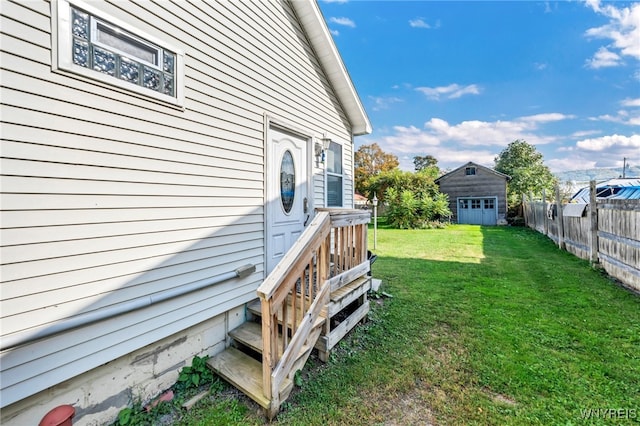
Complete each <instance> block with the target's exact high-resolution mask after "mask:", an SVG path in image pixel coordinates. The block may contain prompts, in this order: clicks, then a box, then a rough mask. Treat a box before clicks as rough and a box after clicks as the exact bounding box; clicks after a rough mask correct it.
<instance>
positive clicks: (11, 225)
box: [0, 0, 353, 406]
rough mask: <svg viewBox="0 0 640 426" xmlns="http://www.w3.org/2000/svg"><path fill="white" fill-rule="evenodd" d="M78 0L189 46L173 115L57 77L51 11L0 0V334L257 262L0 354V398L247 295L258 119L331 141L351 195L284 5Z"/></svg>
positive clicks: (304, 47)
mask: <svg viewBox="0 0 640 426" xmlns="http://www.w3.org/2000/svg"><path fill="white" fill-rule="evenodd" d="M71 3H73V2H71ZM91 4H92V5H93V7H95V8H99V9H100V10H101V11H103V12H104V13H105V14H106V15H107V16H109V17H114V18H116V19H118V20H121V21H123V22H126V23H127V24H129V25H130V26H133V27H135V28H139V29H140V30H141V31H143V32H144V33H147V34H151V35H153V36H154V37H156V38H158V39H161V40H163V41H166V42H167V43H168V44H170V45H172V46H177V47H178V48H179V49H180V50H182V51H183V52H184V53H185V67H184V74H185V79H184V83H185V85H184V93H185V100H184V109H180V108H176V107H175V106H172V105H167V104H164V103H161V102H159V101H156V100H154V99H151V98H147V97H145V96H141V95H139V94H135V93H130V92H128V91H126V90H123V89H121V88H117V87H113V86H110V85H108V84H104V83H101V82H96V81H93V80H90V79H87V78H83V77H78V76H76V75H74V74H71V73H66V72H54V71H52V63H51V61H52V34H51V29H52V28H53V27H54V25H53V23H52V22H51V8H52V6H51V5H50V4H49V3H48V2H44V1H42V2H36V1H31V2H13V1H9V0H4V1H3V2H2V15H3V16H2V18H1V19H2V25H1V32H2V33H1V37H2V39H1V45H2V52H1V56H0V59H1V61H2V64H3V67H4V68H5V69H3V70H2V88H1V100H2V104H1V119H2V164H1V165H2V253H1V254H2V256H1V258H2V284H1V290H2V300H1V302H0V303H1V305H0V312H1V316H2V317H1V329H2V333H3V335H11V334H14V333H29V332H30V331H37V330H40V329H43V328H46V327H48V326H51V325H55V324H56V323H58V322H60V321H61V320H64V319H68V318H73V317H75V316H77V315H79V314H84V313H89V312H96V311H99V310H100V309H103V308H106V307H109V306H115V305H118V304H122V303H126V302H129V301H131V300H135V299H136V298H140V297H147V296H149V295H151V294H154V293H157V292H160V291H163V290H167V289H174V288H179V287H181V286H184V285H186V284H189V283H192V282H194V281H197V280H202V279H206V278H209V277H215V276H216V275H219V274H223V273H226V272H228V271H231V270H233V269H235V268H237V267H238V266H240V265H244V264H247V263H252V264H255V265H256V268H257V270H256V272H255V273H254V274H252V275H251V276H249V277H247V278H244V279H241V280H232V281H229V282H225V283H222V284H219V285H216V286H213V287H211V288H208V289H206V290H203V291H199V292H196V293H192V294H189V295H186V296H183V297H180V298H177V299H174V300H171V301H168V302H163V303H161V304H159V305H154V306H151V307H148V308H145V309H143V310H140V311H136V312H132V313H129V314H126V315H122V316H119V317H118V318H117V319H114V320H109V321H102V322H100V323H97V324H94V325H91V326H87V327H83V328H79V329H76V330H73V331H69V332H65V333H64V334H62V335H58V336H53V337H50V338H47V339H45V340H44V341H37V342H34V343H30V344H27V345H24V346H20V347H17V348H14V349H10V350H7V351H3V352H2V354H1V357H2V358H1V362H0V364H1V372H0V382H1V384H2V398H0V399H1V401H2V406H6V405H8V404H11V403H13V402H15V401H18V400H20V399H22V398H25V397H27V396H29V395H32V394H34V393H36V392H38V391H40V390H43V389H45V388H47V387H49V386H52V385H54V384H56V383H60V382H62V381H64V380H66V379H68V378H70V377H73V376H75V375H78V374H80V373H82V372H85V371H88V370H90V369H92V368H95V367H97V366H99V365H101V364H104V363H106V362H109V361H110V360H113V359H115V358H117V357H119V356H122V355H124V354H127V353H129V352H131V351H133V350H136V349H138V348H141V347H143V346H145V345H148V344H150V343H153V342H155V341H158V340H160V339H162V338H165V337H167V336H169V335H171V334H174V333H176V332H179V331H181V330H184V329H185V328H188V327H191V326H193V325H195V324H198V323H200V322H202V321H204V320H207V319H209V318H212V317H214V316H215V315H218V314H220V313H222V312H225V311H228V310H229V309H232V308H234V307H236V306H238V305H241V304H242V303H245V302H247V301H249V300H251V299H253V298H255V289H256V287H257V286H258V285H259V283H260V282H261V280H262V278H263V275H264V213H265V212H264V175H265V164H264V163H265V155H264V144H265V134H264V132H265V125H266V120H267V118H266V117H268V116H273V117H278V118H279V119H280V122H286V123H290V125H291V126H293V127H295V128H298V129H307V130H308V131H309V132H310V133H313V134H314V135H321V134H322V133H323V132H329V133H331V134H332V135H334V138H335V139H334V140H336V141H339V142H341V143H343V153H344V157H345V163H344V166H345V170H346V175H347V176H346V179H345V188H344V189H345V194H346V195H345V197H346V200H345V206H347V207H349V206H351V205H352V202H353V201H352V199H351V194H352V192H353V191H352V187H353V186H352V175H353V173H352V170H353V164H352V156H353V149H352V141H351V131H350V128H349V124H348V121H347V119H346V117H345V113H344V111H343V110H342V109H341V107H340V106H339V102H338V101H337V99H336V96H335V95H334V93H333V92H332V89H331V86H330V84H329V83H328V80H327V78H326V76H325V75H324V72H323V70H322V69H321V67H320V65H319V62H318V60H317V58H316V57H315V55H314V52H313V50H312V48H311V47H310V46H309V44H308V42H307V40H306V37H305V34H304V33H303V31H302V29H301V27H300V25H299V24H298V22H297V20H296V17H295V13H294V11H293V10H292V9H291V6H290V4H289V3H288V2H275V1H274V2H246V3H245V2H242V1H240V0H238V1H233V2H206V3H205V2H192V3H189V2H169V1H165V2H157V3H156V2H140V3H131V2H92V3H91ZM313 182H314V194H315V198H316V199H315V200H314V201H315V206H316V207H321V206H323V203H324V197H323V194H324V177H323V169H322V168H320V167H316V168H314V178H313Z"/></svg>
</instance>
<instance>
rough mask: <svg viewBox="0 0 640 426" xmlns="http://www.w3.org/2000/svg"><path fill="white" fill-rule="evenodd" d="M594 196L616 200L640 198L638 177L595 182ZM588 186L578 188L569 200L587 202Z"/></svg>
mask: <svg viewBox="0 0 640 426" xmlns="http://www.w3.org/2000/svg"><path fill="white" fill-rule="evenodd" d="M596 197H597V198H606V199H618V200H640V178H630V179H609V180H607V181H604V182H600V183H597V184H596ZM590 199H591V190H590V187H588V186H587V187H585V188H582V189H580V190H579V191H578V192H576V193H575V195H574V196H573V197H571V200H570V201H569V202H571V203H581V204H589V200H590Z"/></svg>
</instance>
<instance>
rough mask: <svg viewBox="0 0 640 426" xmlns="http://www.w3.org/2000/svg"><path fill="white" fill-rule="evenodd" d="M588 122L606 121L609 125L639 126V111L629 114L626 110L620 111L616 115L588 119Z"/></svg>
mask: <svg viewBox="0 0 640 426" xmlns="http://www.w3.org/2000/svg"><path fill="white" fill-rule="evenodd" d="M589 120H590V121H608V122H611V123H620V124H625V125H627V126H640V111H634V112H633V113H630V112H629V111H626V110H620V111H618V112H617V115H611V114H604V115H600V116H598V117H589Z"/></svg>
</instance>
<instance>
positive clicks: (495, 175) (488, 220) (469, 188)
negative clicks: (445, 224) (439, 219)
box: [435, 162, 510, 225]
mask: <svg viewBox="0 0 640 426" xmlns="http://www.w3.org/2000/svg"><path fill="white" fill-rule="evenodd" d="M509 179H510V177H509V176H507V175H505V174H504V173H500V172H497V171H495V170H493V169H490V168H489V167H485V166H482V165H480V164H476V163H473V162H468V163H467V164H465V165H463V166H460V167H458V168H457V169H455V170H452V171H451V172H449V173H447V174H445V175H442V176H440V177H439V178H438V179H436V180H435V182H436V183H437V184H438V185H439V187H440V192H442V193H444V194H447V195H448V196H449V208H450V210H451V213H452V219H451V220H452V221H453V222H454V223H465V224H476V225H497V224H499V223H503V222H504V221H505V219H506V215H507V182H508V181H509Z"/></svg>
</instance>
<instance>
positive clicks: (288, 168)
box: [280, 150, 296, 213]
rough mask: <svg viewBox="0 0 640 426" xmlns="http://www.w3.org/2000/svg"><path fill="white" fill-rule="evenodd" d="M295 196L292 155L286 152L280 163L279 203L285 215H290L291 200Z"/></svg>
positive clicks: (294, 173)
mask: <svg viewBox="0 0 640 426" xmlns="http://www.w3.org/2000/svg"><path fill="white" fill-rule="evenodd" d="M295 195H296V170H295V167H294V164H293V155H291V151H289V150H287V151H285V152H284V154H283V155H282V162H281V163H280V202H281V203H282V208H283V209H284V211H285V213H290V212H291V209H292V208H293V199H294V198H295Z"/></svg>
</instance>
